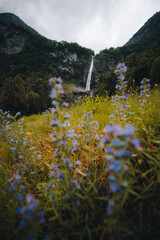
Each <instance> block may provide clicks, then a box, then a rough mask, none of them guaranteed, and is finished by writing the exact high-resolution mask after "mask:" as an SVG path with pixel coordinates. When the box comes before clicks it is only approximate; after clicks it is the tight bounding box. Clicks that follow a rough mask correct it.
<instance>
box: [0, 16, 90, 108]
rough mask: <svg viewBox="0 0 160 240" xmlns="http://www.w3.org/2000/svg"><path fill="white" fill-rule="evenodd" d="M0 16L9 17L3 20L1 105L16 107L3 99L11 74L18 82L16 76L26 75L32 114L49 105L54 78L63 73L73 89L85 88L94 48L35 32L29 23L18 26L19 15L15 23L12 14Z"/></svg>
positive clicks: (0, 36)
mask: <svg viewBox="0 0 160 240" xmlns="http://www.w3.org/2000/svg"><path fill="white" fill-rule="evenodd" d="M0 16H2V17H3V16H5V20H4V21H0V55H1V58H0V92H1V96H0V108H3V109H4V106H6V110H7V109H9V110H12V109H10V108H11V107H10V106H8V105H6V103H4V101H3V100H4V98H5V96H3V92H4V89H3V87H4V85H5V86H6V85H7V84H5V83H6V81H8V79H9V78H10V77H11V78H12V81H16V80H15V79H17V78H15V77H16V75H19V76H20V77H21V78H22V81H21V82H23V85H24V88H25V93H26V102H27V104H28V105H30V107H28V110H27V111H28V113H34V112H41V111H44V110H45V109H46V108H47V107H49V102H50V100H49V97H48V94H49V89H48V79H49V78H50V77H53V76H57V77H58V76H61V77H62V79H63V80H64V82H65V83H66V84H68V87H69V88H70V86H72V88H74V86H81V87H85V84H86V79H87V75H88V71H89V66H90V61H91V56H92V55H94V52H93V51H92V50H90V49H87V48H84V47H81V46H79V45H78V44H77V43H68V42H66V41H63V42H57V41H54V40H49V39H47V38H45V37H43V36H41V35H39V34H35V33H33V31H31V30H30V29H29V28H28V27H27V28H25V27H26V25H23V24H21V25H17V23H19V22H21V21H20V20H19V18H18V17H17V16H15V15H14V21H13V22H12V21H11V20H12V18H10V16H11V15H8V14H7V16H9V19H6V15H0ZM2 17H1V19H2ZM15 22H16V25H15ZM10 81H11V80H10ZM33 102H35V106H33ZM39 102H43V104H41V105H40V104H39ZM37 106H38V107H37ZM26 109H27V106H26ZM33 109H36V110H35V111H33ZM15 111H16V110H15ZM25 112H26V111H25Z"/></svg>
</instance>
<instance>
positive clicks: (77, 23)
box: [0, 0, 160, 53]
mask: <svg viewBox="0 0 160 240" xmlns="http://www.w3.org/2000/svg"><path fill="white" fill-rule="evenodd" d="M158 11H160V0H0V13H2V12H12V13H14V14H16V15H17V16H19V17H20V18H21V19H22V20H23V21H24V22H25V23H26V24H28V25H29V26H31V27H32V28H34V29H35V30H36V31H38V32H39V33H40V34H41V35H43V36H45V37H47V38H50V39H53V40H57V41H62V40H65V41H68V42H77V43H79V44H80V45H81V46H83V47H87V48H91V49H93V50H94V51H95V52H96V53H97V52H99V51H100V50H103V49H105V48H110V47H117V46H122V45H124V44H125V43H126V42H127V41H128V40H129V39H130V38H131V37H132V36H133V34H134V33H136V32H137V31H138V30H139V28H140V27H141V26H142V25H143V24H144V23H145V22H146V21H147V20H148V19H149V18H150V17H151V16H152V15H153V14H154V13H156V12H158Z"/></svg>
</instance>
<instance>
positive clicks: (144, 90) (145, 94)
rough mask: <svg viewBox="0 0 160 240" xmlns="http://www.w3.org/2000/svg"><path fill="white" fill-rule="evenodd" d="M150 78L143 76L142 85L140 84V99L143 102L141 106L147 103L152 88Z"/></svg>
mask: <svg viewBox="0 0 160 240" xmlns="http://www.w3.org/2000/svg"><path fill="white" fill-rule="evenodd" d="M150 86H151V85H150V80H149V79H147V78H143V80H142V81H141V86H140V89H141V91H140V99H139V101H140V102H142V104H141V107H140V109H141V108H143V107H144V106H145V103H146V102H147V99H148V98H149V90H150Z"/></svg>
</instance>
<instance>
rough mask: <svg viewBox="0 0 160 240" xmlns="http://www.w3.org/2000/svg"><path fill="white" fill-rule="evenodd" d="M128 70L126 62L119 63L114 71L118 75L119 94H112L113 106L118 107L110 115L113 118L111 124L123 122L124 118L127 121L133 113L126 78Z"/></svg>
mask: <svg viewBox="0 0 160 240" xmlns="http://www.w3.org/2000/svg"><path fill="white" fill-rule="evenodd" d="M126 71H127V67H126V66H125V64H124V63H119V64H118V65H117V68H116V69H115V71H114V73H115V74H116V75H117V78H118V79H117V84H116V86H115V88H116V90H117V94H116V95H115V96H112V102H113V106H114V107H115V108H116V109H115V110H114V113H113V114H111V115H110V116H109V117H110V118H111V119H112V121H110V124H115V122H117V121H118V122H121V121H122V120H124V121H126V118H127V115H129V114H131V112H130V111H128V109H129V108H130V105H128V96H129V94H128V93H126V90H127V81H126V80H125V75H124V74H125V72H126Z"/></svg>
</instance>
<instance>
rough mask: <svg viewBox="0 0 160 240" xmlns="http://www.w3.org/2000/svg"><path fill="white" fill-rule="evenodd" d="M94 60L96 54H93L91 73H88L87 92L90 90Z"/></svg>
mask: <svg viewBox="0 0 160 240" xmlns="http://www.w3.org/2000/svg"><path fill="white" fill-rule="evenodd" d="M93 61H94V56H92V60H91V65H90V68H89V73H88V77H87V82H86V92H87V91H90V85H91V78H92V71H93Z"/></svg>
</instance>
